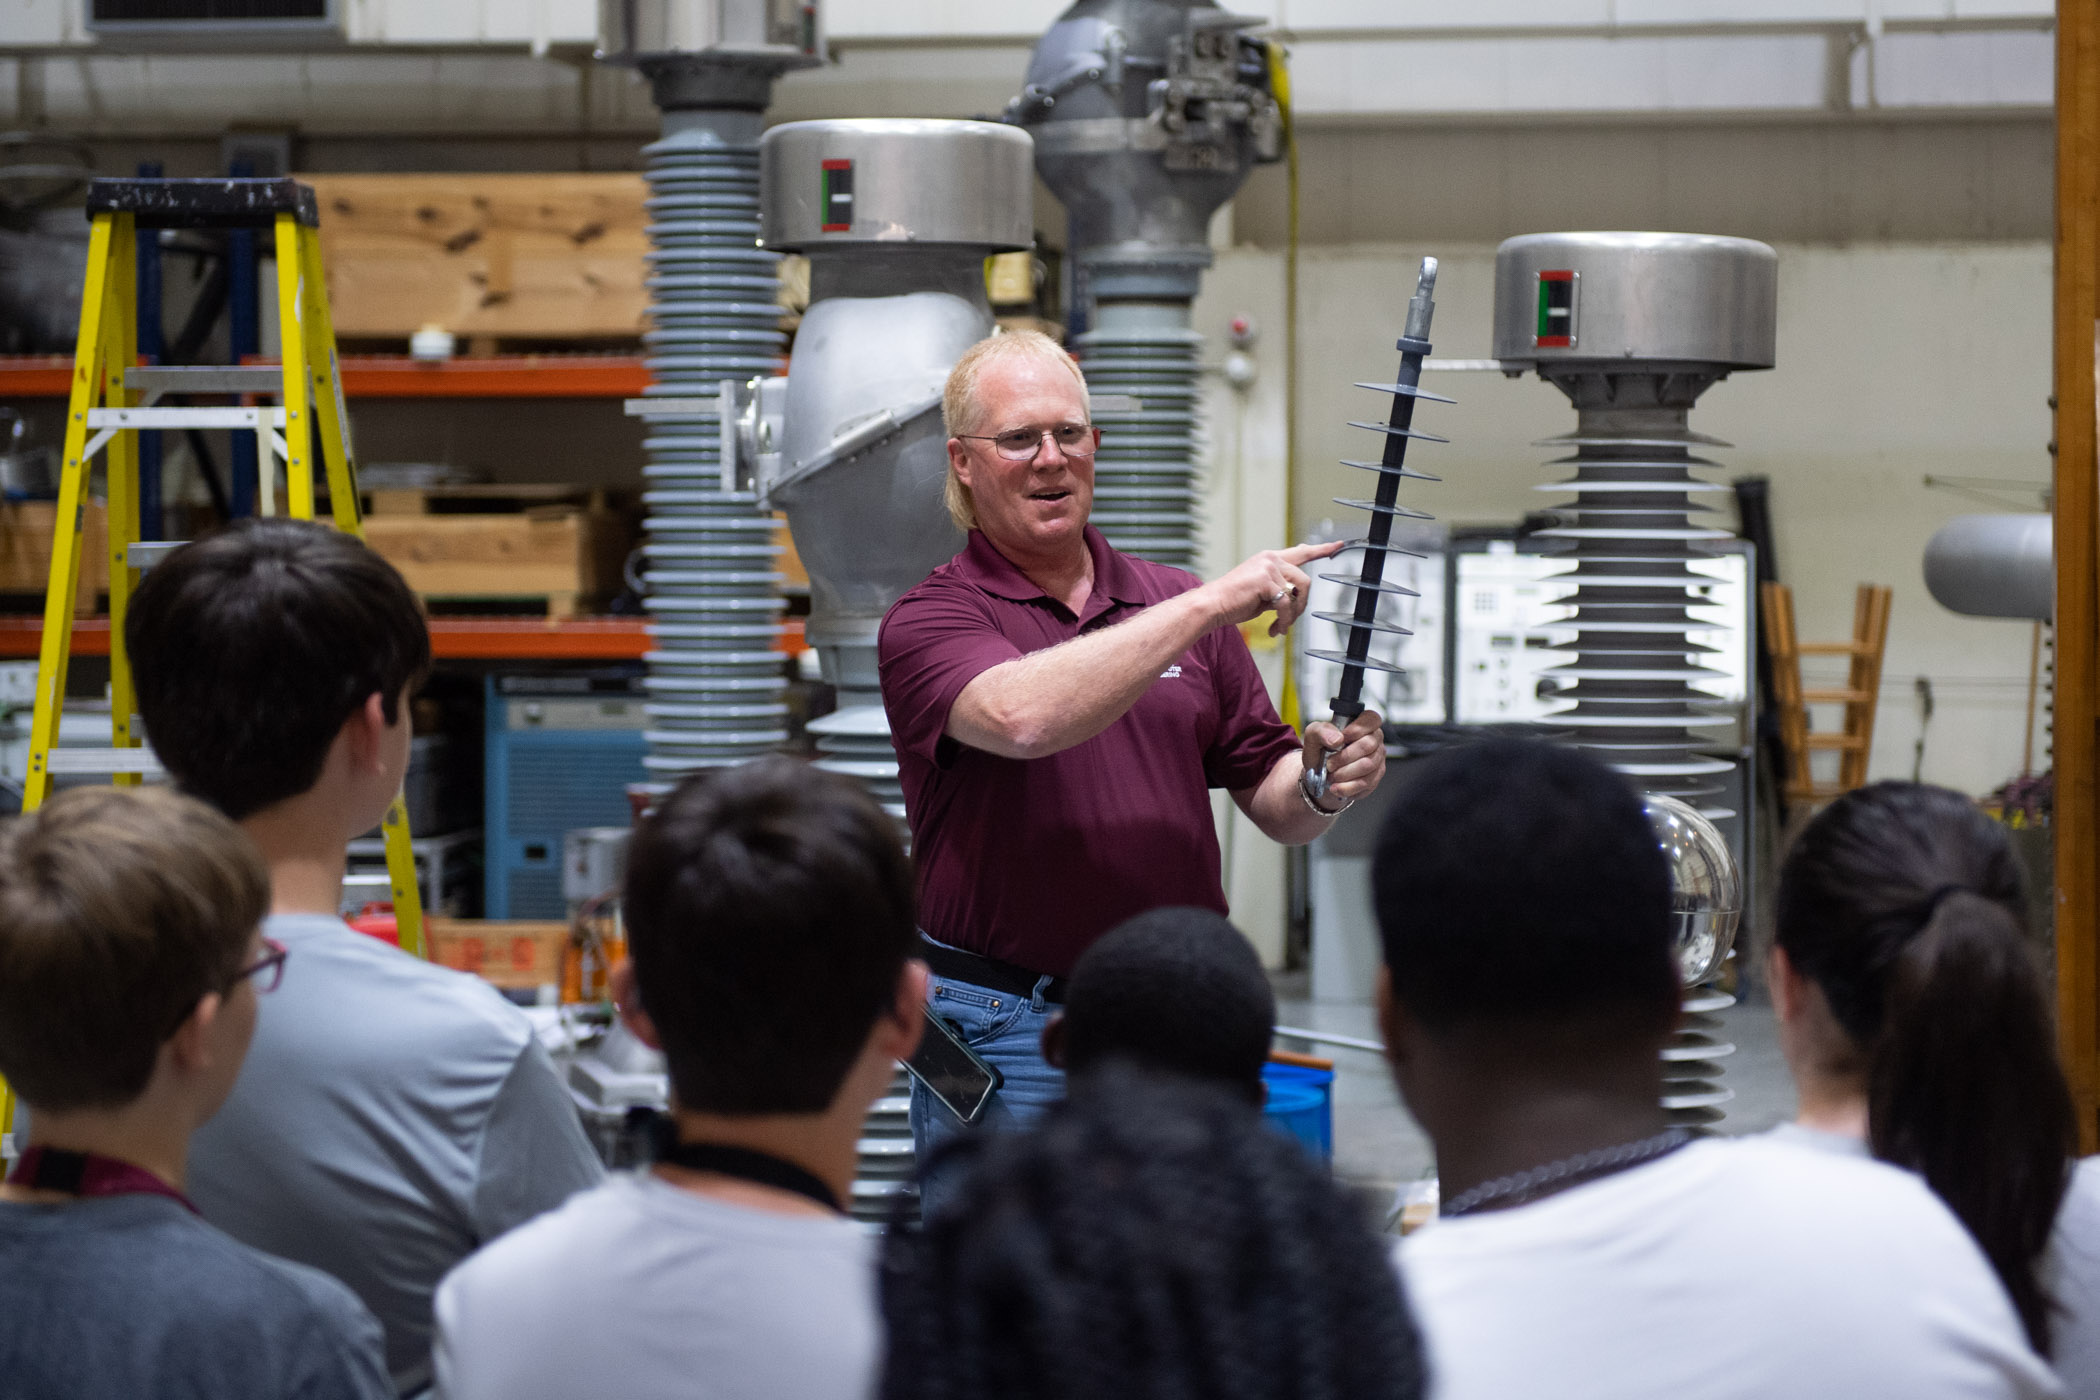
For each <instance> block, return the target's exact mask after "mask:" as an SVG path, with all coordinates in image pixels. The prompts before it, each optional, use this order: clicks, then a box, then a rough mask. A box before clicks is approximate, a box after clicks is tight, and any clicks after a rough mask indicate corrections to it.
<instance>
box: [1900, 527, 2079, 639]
mask: <svg viewBox="0 0 2100 1400" xmlns="http://www.w3.org/2000/svg"><path fill="white" fill-rule="evenodd" d="M1925 588H1926V591H1928V592H1930V593H1931V594H1932V596H1933V599H1934V601H1936V602H1937V603H1938V604H1939V605H1940V606H1941V607H1943V608H1946V609H1948V610H1949V611H1952V612H1958V613H1966V614H1967V615H1968V616H1970V617H2018V618H2032V619H2033V620H2035V621H2036V622H2051V621H2054V620H2055V618H2056V518H2055V517H2054V516H2051V515H2047V514H2019V515H2010V514H2007V515H1957V516H1955V517H1954V519H1952V520H1950V521H1948V522H1947V523H1946V524H1944V525H1942V526H1940V528H1939V529H1938V530H1937V531H1936V532H1934V534H1933V536H1932V539H1931V540H1930V541H1928V542H1927V543H1926V545H1925Z"/></svg>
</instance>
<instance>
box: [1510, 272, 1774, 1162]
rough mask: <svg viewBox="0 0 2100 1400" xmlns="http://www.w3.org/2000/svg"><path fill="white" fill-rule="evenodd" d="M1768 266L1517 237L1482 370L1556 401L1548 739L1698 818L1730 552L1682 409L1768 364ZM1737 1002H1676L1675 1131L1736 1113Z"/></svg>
mask: <svg viewBox="0 0 2100 1400" xmlns="http://www.w3.org/2000/svg"><path fill="white" fill-rule="evenodd" d="M1777 315H1778V260H1777V257H1776V256H1775V255H1774V253H1773V252H1772V250H1771V249H1770V248H1769V247H1767V246H1765V245H1764V244H1762V243H1755V242H1751V241H1750V240H1748V239H1741V238H1713V237H1706V236H1702V235H1695V234H1665V233H1549V234H1530V235H1526V236H1524V237H1521V238H1512V239H1510V240H1508V241H1507V242H1505V243H1503V245H1502V247H1501V249H1500V250H1499V251H1498V253H1497V254H1496V259H1495V356H1496V358H1497V359H1499V360H1501V361H1502V362H1503V364H1504V366H1505V368H1509V369H1512V370H1515V369H1518V368H1530V369H1535V370H1536V371H1537V372H1538V374H1539V376H1540V377H1541V378H1542V379H1545V380H1548V381H1549V382H1551V383H1552V384H1553V385H1555V387H1557V388H1559V389H1560V390H1561V391H1562V392H1564V393H1565V394H1567V396H1568V398H1569V399H1570V401H1571V402H1573V404H1574V406H1575V410H1576V430H1575V431H1574V432H1573V433H1570V434H1568V435H1566V436H1564V437H1559V438H1553V439H1549V440H1548V441H1547V442H1546V443H1545V444H1543V445H1544V446H1547V447H1553V448H1559V449H1562V455H1559V456H1556V457H1555V458H1553V459H1552V461H1551V462H1550V464H1549V465H1551V466H1552V467H1553V468H1555V469H1557V472H1556V474H1557V475H1559V477H1560V480H1558V481H1555V482H1553V483H1551V484H1549V485H1547V486H1544V487H1541V488H1540V489H1541V490H1543V491H1547V492H1551V493H1553V494H1554V495H1555V496H1557V497H1560V498H1561V499H1560V500H1558V501H1557V502H1556V503H1555V504H1554V505H1553V507H1552V510H1553V512H1554V513H1555V514H1556V515H1558V516H1559V517H1560V523H1559V524H1557V525H1555V526H1553V527H1551V528H1548V529H1546V530H1543V531H1540V532H1539V534H1540V537H1541V538H1542V539H1544V540H1546V541H1549V542H1550V543H1551V544H1552V545H1554V546H1557V548H1556V550H1555V553H1556V554H1557V555H1558V557H1559V558H1560V559H1562V560H1564V561H1565V562H1566V563H1567V564H1568V566H1569V567H1568V569H1567V571H1566V572H1565V573H1563V574H1561V575H1560V576H1558V577H1557V578H1555V579H1554V580H1552V582H1554V583H1556V584H1560V585H1563V586H1564V587H1565V595H1564V596H1563V598H1562V599H1561V600H1560V601H1562V602H1563V603H1565V604H1567V605H1568V606H1569V607H1571V608H1572V610H1573V611H1572V615H1571V616H1570V617H1569V618H1568V620H1567V622H1566V623H1565V624H1564V625H1566V626H1569V627H1571V628H1573V629H1574V632H1575V639H1574V640H1573V641H1572V642H1569V643H1566V644H1565V645H1563V647H1562V648H1561V650H1562V651H1563V652H1565V653H1569V659H1568V662H1567V664H1566V665H1563V666H1558V667H1555V668H1554V669H1553V670H1552V671H1550V672H1549V673H1548V675H1549V676H1550V677H1551V678H1552V679H1553V680H1554V681H1556V682H1559V683H1560V685H1561V689H1560V690H1559V691H1558V692H1557V693H1556V698H1558V699H1561V700H1564V701H1567V702H1569V703H1568V705H1567V708H1565V709H1563V710H1561V711H1560V712H1558V713H1555V714H1554V715H1552V716H1550V717H1549V718H1548V719H1546V720H1545V721H1543V723H1544V724H1545V725H1546V726H1548V727H1549V728H1550V729H1551V730H1552V731H1553V732H1554V733H1555V734H1556V736H1557V737H1559V738H1561V739H1562V741H1563V742H1566V743H1569V744H1572V745H1574V746H1576V747H1578V748H1583V749H1588V750H1590V751H1591V752H1592V753H1594V754H1595V755H1596V756H1597V757H1598V758H1600V759H1602V760H1604V761H1605V762H1607V763H1610V764H1612V765H1613V766H1614V767H1616V768H1617V769H1618V770H1619V771H1620V772H1622V773H1624V774H1626V775H1627V776H1628V777H1629V778H1631V779H1632V780H1633V781H1634V782H1635V783H1636V784H1638V785H1639V786H1640V787H1642V788H1643V789H1645V790H1646V791H1648V792H1651V793H1659V794H1663V795H1666V796H1672V797H1677V798H1681V799H1683V800H1684V801H1686V802H1688V803H1689V804H1691V806H1692V807H1693V808H1695V809H1696V810H1697V811H1699V812H1701V813H1703V814H1704V815H1705V816H1706V817H1708V818H1711V819H1715V820H1720V819H1725V818H1728V817H1731V816H1734V815H1735V814H1734V813H1732V812H1729V811H1727V810H1726V809H1725V808H1722V807H1721V806H1719V805H1718V804H1717V803H1716V802H1715V800H1714V799H1715V798H1716V796H1717V795H1718V794H1719V793H1720V792H1721V790H1722V785H1721V783H1720V781H1719V779H1720V777H1721V775H1723V774H1725V773H1727V772H1728V771H1729V769H1730V768H1731V767H1732V764H1731V763H1730V761H1729V760H1727V759H1725V758H1720V757H1715V756H1713V755H1712V754H1711V753H1710V752H1708V751H1707V750H1709V749H1711V747H1712V746H1713V744H1714V743H1715V742H1716V740H1715V738H1714V737H1712V736H1711V734H1710V733H1709V731H1711V730H1714V729H1717V728H1720V727H1723V726H1725V725H1727V724H1729V723H1730V722H1731V720H1730V716H1729V715H1728V714H1727V713H1725V712H1724V710H1723V708H1722V706H1721V705H1720V703H1719V702H1718V701H1717V700H1716V699H1715V698H1714V696H1713V695H1712V694H1711V693H1709V692H1707V691H1705V690H1703V689H1701V688H1700V687H1701V685H1702V684H1703V683H1706V682H1710V681H1713V680H1717V679H1719V673H1718V672H1716V671H1715V670H1713V669H1712V668H1711V667H1709V666H1707V665H1706V664H1705V662H1706V658H1707V657H1708V656H1709V655H1711V651H1712V649H1711V648H1709V647H1706V646H1704V645H1701V644H1699V643H1696V642H1694V641H1693V640H1692V639H1691V637H1690V636H1689V633H1690V632H1692V631H1694V630H1711V629H1712V627H1713V625H1714V624H1713V622H1712V621H1711V620H1710V619H1707V618H1702V617H1700V616H1697V615H1695V614H1694V613H1693V612H1692V608H1693V607H1694V606H1696V604H1697V596H1696V595H1695V594H1694V592H1693V590H1694V589H1696V588H1702V587H1704V586H1706V585H1709V584H1710V583H1711V581H1712V580H1711V578H1710V576H1708V575H1705V574H1701V573H1699V572H1698V571H1696V570H1695V569H1694V568H1693V567H1692V566H1693V564H1694V563H1695V562H1696V561H1697V560H1700V559H1703V558H1711V557H1713V555H1714V553H1715V551H1714V550H1713V549H1711V548H1710V547H1709V546H1710V545H1711V544H1713V543H1714V542H1716V541H1719V540H1724V539H1729V538H1731V537H1732V534H1731V532H1730V531H1729V530H1728V529H1726V528H1725V525H1724V520H1723V517H1720V516H1718V515H1717V514H1716V513H1715V510H1714V507H1713V505H1712V504H1710V503H1709V502H1711V501H1712V500H1714V499H1715V498H1716V497H1719V496H1721V495H1722V494H1723V493H1725V492H1726V491H1727V490H1728V488H1727V486H1726V485H1725V484H1723V483H1721V482H1718V481H1715V480H1713V479H1712V478H1711V477H1710V476H1708V475H1707V473H1709V472H1712V471H1714V470H1716V469H1718V468H1719V466H1720V463H1718V462H1716V461H1714V460H1713V459H1712V458H1711V457H1709V456H1708V455H1707V453H1708V452H1709V451H1710V450H1711V449H1714V448H1719V447H1725V446H1727V444H1726V443H1723V442H1721V441H1720V440H1719V439H1717V438H1713V437H1708V436H1706V435H1704V434H1701V433H1698V432H1695V431H1694V430H1693V429H1692V428H1691V426H1690V421H1689V414H1690V410H1691V407H1692V405H1693V404H1694V403H1695V402H1696V401H1697V400H1698V398H1699V396H1700V394H1702V393H1703V392H1705V390H1706V389H1707V388H1709V387H1710V386H1711V385H1713V384H1715V383H1717V382H1718V381H1720V380H1722V379H1725V378H1727V377H1728V375H1729V374H1730V373H1731V372H1733V371H1735V370H1739V369H1767V368H1770V367H1771V365H1772V363H1773V343H1774V328H1775V323H1776V320H1777ZM1732 1001H1733V998H1732V997H1729V996H1728V995H1727V994H1726V993H1723V992H1720V991H1718V990H1716V989H1715V988H1713V987H1712V986H1710V985H1708V986H1699V987H1694V988H1691V989H1690V990H1689V991H1688V992H1687V994H1686V1004H1685V1010H1686V1013H1687V1014H1686V1018H1685V1025H1684V1028H1683V1030H1681V1031H1680V1032H1679V1034H1678V1035H1677V1037H1676V1038H1675V1039H1674V1040H1673V1042H1672V1044H1671V1046H1670V1047H1669V1048H1668V1049H1667V1050H1666V1051H1665V1052H1664V1057H1663V1058H1664V1061H1665V1066H1666V1076H1665V1078H1666V1083H1667V1092H1666V1096H1665V1099H1664V1106H1665V1107H1666V1108H1668V1109H1669V1110H1670V1112H1671V1114H1672V1116H1673V1117H1675V1118H1677V1119H1679V1120H1680V1121H1683V1122H1687V1123H1709V1122H1713V1121H1716V1120H1718V1119H1719V1118H1720V1117H1721V1116H1722V1115H1721V1110H1720V1106H1721V1105H1722V1104H1724V1103H1726V1102H1727V1101H1728V1100H1729V1099H1731V1098H1733V1097H1734V1092H1733V1091H1732V1090H1729V1089H1726V1088H1723V1087H1722V1086H1721V1084H1720V1078H1721V1073H1722V1066H1721V1063H1720V1062H1721V1060H1722V1059H1723V1058H1725V1057H1726V1056H1727V1055H1728V1054H1730V1053H1732V1052H1733V1050H1734V1047H1733V1046H1732V1045H1729V1044H1727V1043H1726V1042H1725V1041H1723V1040H1722V1039H1721V1038H1720V1036H1719V1034H1718V1032H1719V1030H1720V1022H1719V1021H1718V1020H1715V1019H1714V1013H1715V1012H1717V1011H1719V1010H1722V1009H1723V1008H1725V1007H1727V1006H1728V1005H1730V1004H1731V1002H1732Z"/></svg>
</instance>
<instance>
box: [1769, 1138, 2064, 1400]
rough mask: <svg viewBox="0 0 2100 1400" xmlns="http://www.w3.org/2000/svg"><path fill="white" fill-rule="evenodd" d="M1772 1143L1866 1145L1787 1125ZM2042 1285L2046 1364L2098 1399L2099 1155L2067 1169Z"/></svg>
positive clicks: (1860, 1150)
mask: <svg viewBox="0 0 2100 1400" xmlns="http://www.w3.org/2000/svg"><path fill="white" fill-rule="evenodd" d="M1771 1137H1772V1139H1773V1140H1774V1141H1776V1142H1786V1143H1792V1144H1795V1145H1797V1146H1801V1147H1813V1148H1817V1149H1820V1150H1822V1151H1825V1152H1836V1153H1842V1154H1844V1155H1846V1156H1852V1157H1865V1156H1866V1155H1867V1145H1866V1144H1865V1143H1864V1142H1861V1141H1860V1140H1859V1139H1858V1138H1856V1137H1848V1136H1846V1135H1844V1134H1843V1133H1831V1132H1823V1131H1819V1130H1818V1129H1815V1128H1804V1127H1802V1126H1801V1125H1800V1124H1798V1123H1787V1124H1784V1125H1782V1126H1780V1127H1777V1128H1774V1129H1773V1130H1772V1133H1771ZM2042 1286H2043V1287H2044V1288H2045V1289H2047V1290H2048V1292H2049V1296H2050V1297H2051V1298H2053V1299H2054V1300H2055V1301H2056V1308H2057V1310H2056V1312H2055V1313H2054V1314H2053V1315H2052V1316H2051V1318H2050V1326H2049V1350H2050V1353H2051V1355H2050V1361H2051V1362H2052V1363H2053V1364H2054V1365H2055V1367H2056V1374H2057V1375H2058V1376H2060V1377H2062V1378H2063V1383H2064V1394H2066V1395H2068V1396H2070V1397H2072V1400H2100V1157H2088V1158H2086V1159H2085V1160H2084V1161H2082V1162H2080V1163H2078V1164H2077V1165H2076V1166H2075V1167H2074V1168H2073V1169H2072V1171H2071V1184H2070V1186H2069V1188H2067V1189H2066V1190H2065V1192H2064V1200H2063V1204H2062V1205H2061V1206H2058V1207H2057V1210H2056V1225H2055V1228H2053V1229H2052V1230H2051V1231H2050V1232H2049V1248H2048V1250H2047V1252H2045V1253H2044V1254H2043V1255H2042Z"/></svg>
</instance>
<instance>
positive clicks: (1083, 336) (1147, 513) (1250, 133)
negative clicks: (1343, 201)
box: [1006, 0, 1282, 568]
mask: <svg viewBox="0 0 2100 1400" xmlns="http://www.w3.org/2000/svg"><path fill="white" fill-rule="evenodd" d="M1254 23H1256V21H1253V20H1247V19H1242V18H1240V17H1238V16H1234V15H1229V14H1227V13H1226V12H1225V11H1223V10H1221V9H1219V8H1218V7H1217V6H1215V5H1213V4H1210V3H1209V0H1079V3H1078V4H1075V5H1073V6H1072V7H1071V8H1070V9H1069V10H1066V11H1065V12H1064V14H1063V15H1061V16H1060V17H1059V18H1058V21H1057V22H1056V23H1055V24H1053V25H1051V26H1050V28H1049V29H1048V30H1047V31H1046V32H1045V33H1044V35H1043V37H1042V39H1041V40H1040V41H1039V42H1038V43H1037V45H1036V49H1035V53H1034V56H1033V57H1032V58H1031V60H1030V62H1029V65H1028V78H1027V82H1026V85H1025V86H1024V87H1023V88H1022V90H1021V95H1020V96H1018V97H1016V98H1015V99H1014V100H1013V101H1012V102H1011V103H1010V104H1008V107H1007V113H1006V115H1007V120H1008V121H1011V122H1015V123H1018V124H1019V125H1021V126H1023V127H1026V128H1027V129H1028V131H1029V133H1030V134H1031V135H1033V136H1034V137H1035V142H1036V171H1037V173H1038V174H1040V175H1041V176H1042V177H1043V182H1044V183H1045V184H1047V185H1049V187H1050V188H1051V190H1053V191H1054V192H1055V193H1056V195H1057V197H1058V199H1059V201H1060V202H1062V203H1063V204H1064V206H1065V212H1066V213H1067V215H1069V219H1070V242H1071V258H1070V262H1069V264H1068V265H1069V266H1070V267H1071V268H1072V269H1073V277H1074V284H1073V292H1072V295H1071V296H1070V298H1069V299H1068V300H1069V304H1070V309H1071V315H1072V318H1073V325H1074V327H1075V328H1078V329H1081V333H1080V334H1079V335H1078V336H1077V337H1076V339H1075V347H1076V348H1077V350H1078V351H1079V357H1080V362H1081V364H1082V365H1083V366H1084V368H1085V370H1086V375H1087V382H1088V384H1089V386H1090V387H1091V388H1092V390H1093V392H1094V394H1095V396H1096V398H1097V399H1101V400H1103V402H1101V403H1098V404H1097V405H1096V407H1095V411H1094V417H1095V420H1096V421H1097V422H1099V423H1100V424H1101V428H1102V434H1101V452H1100V455H1099V456H1098V457H1097V458H1096V459H1095V462H1094V515H1093V520H1094V524H1096V525H1097V526H1099V527H1100V529H1101V531H1102V533H1103V534H1105V535H1106V536H1108V540H1109V542H1110V543H1111V544H1113V545H1115V546H1116V547H1117V548H1119V549H1123V550H1127V551H1129V552H1130V553H1132V554H1136V555H1139V556H1141V557H1143V558H1146V559H1152V560H1156V561H1157V562H1159V563H1163V564H1174V565H1179V566H1181V567H1184V568H1186V567H1192V566H1193V565H1194V564H1195V563H1196V562H1197V555H1198V553H1199V543H1198V538H1197V533H1198V523H1199V522H1198V518H1197V513H1196V508H1195V507H1196V500H1197V491H1198V484H1197V473H1198V471H1199V469H1200V466H1201V438H1200V435H1199V424H1198V421H1197V412H1196V402H1197V389H1196V374H1197V370H1198V361H1199V359H1200V358H1201V352H1202V348H1203V340H1202V337H1201V336H1199V335H1197V334H1196V332H1194V331H1193V330H1191V329H1190V328H1189V306H1190V303H1191V302H1192V301H1194V299H1195V296H1196V292H1197V289H1198V288H1199V287H1200V286H1201V284H1202V280H1203V270H1204V269H1205V268H1207V267H1209V266H1210V264H1211V252H1210V218H1211V215H1212V214H1214V213H1216V212H1217V210H1218V208H1219V207H1220V206H1221V205H1223V204H1224V203H1225V202H1226V201H1227V200H1229V199H1231V198H1232V196H1233V195H1234V193H1236V192H1237V191H1238V189H1239V187H1240V185H1241V183H1242V182H1243V181H1244V180H1245V179H1246V178H1247V174H1248V171H1249V170H1251V169H1252V168H1253V167H1254V166H1255V165H1257V164H1260V163H1262V162H1265V161H1272V160H1275V159H1277V158H1278V157H1279V156H1280V155H1281V153H1282V140H1281V137H1282V113H1281V110H1280V109H1279V108H1278V106H1277V104H1276V101H1275V99H1274V97H1273V96H1272V95H1271V93H1270V90H1269V88H1270V76H1269V51H1268V48H1267V46H1266V45H1265V44H1264V43H1262V42H1261V41H1260V40H1256V39H1251V38H1248V37H1247V36H1246V35H1245V34H1243V33H1242V31H1243V30H1244V29H1245V28H1247V27H1248V26H1250V25H1252V24H1254ZM1110 395H1115V396H1118V397H1117V399H1114V400H1111V399H1109V398H1108V396H1110Z"/></svg>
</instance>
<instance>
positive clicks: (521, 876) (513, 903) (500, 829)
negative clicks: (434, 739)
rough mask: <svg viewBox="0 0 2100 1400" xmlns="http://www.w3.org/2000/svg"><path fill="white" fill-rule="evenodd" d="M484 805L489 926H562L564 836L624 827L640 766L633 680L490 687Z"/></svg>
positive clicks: (598, 675)
mask: <svg viewBox="0 0 2100 1400" xmlns="http://www.w3.org/2000/svg"><path fill="white" fill-rule="evenodd" d="M486 698H487V703H488V718H487V733H488V741H487V748H486V750H485V760H484V761H485V763H486V765H487V772H486V785H485V787H484V788H483V800H484V802H485V804H486V814H485V818H484V823H483V826H484V832H485V837H486V840H487V852H486V865H485V867H484V868H485V870H486V873H487V885H486V889H485V892H484V896H483V907H484V909H485V911H486V913H487V915H488V917H489V918H491V919H563V918H567V917H568V912H569V910H568V905H567V904H566V903H565V902H564V901H563V899H562V891H561V838H562V833H564V832H566V831H570V830H572V829H574V828H576V827H579V826H626V825H627V824H628V822H629V820H630V818H629V815H628V806H627V787H628V785H629V784H630V783H639V782H642V781H644V779H645V778H646V777H647V773H646V771H645V770H644V769H643V767H642V754H643V752H644V750H645V748H646V745H645V744H644V742H643V739H642V727H643V714H642V705H643V697H642V693H641V686H640V677H639V676H638V675H636V674H633V673H630V672H626V671H619V672H606V671H571V672H568V673H566V674H561V673H555V674H540V675H494V676H490V677H489V678H488V681H487V691H486Z"/></svg>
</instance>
